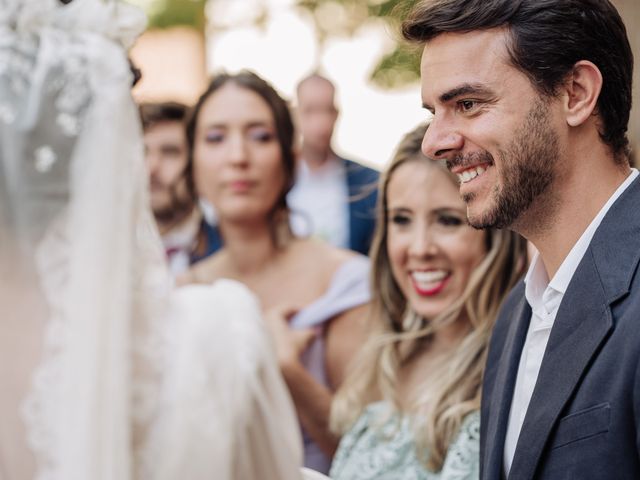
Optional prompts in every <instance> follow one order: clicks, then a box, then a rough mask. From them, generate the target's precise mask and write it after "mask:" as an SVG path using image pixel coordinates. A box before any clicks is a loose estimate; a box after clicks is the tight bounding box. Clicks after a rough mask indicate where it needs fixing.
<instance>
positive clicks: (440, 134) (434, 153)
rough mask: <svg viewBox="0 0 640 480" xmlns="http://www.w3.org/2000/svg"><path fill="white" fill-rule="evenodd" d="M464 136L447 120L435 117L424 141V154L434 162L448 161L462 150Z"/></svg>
mask: <svg viewBox="0 0 640 480" xmlns="http://www.w3.org/2000/svg"><path fill="white" fill-rule="evenodd" d="M463 145H464V138H463V136H462V135H461V134H460V133H459V132H458V131H457V130H456V129H454V128H453V125H452V124H451V123H450V122H449V121H448V120H447V119H445V118H438V117H436V116H434V117H433V119H432V120H431V123H430V124H429V127H428V128H427V131H426V132H425V134H424V138H423V139H422V153H424V154H425V155H426V156H427V157H429V158H431V159H433V160H448V159H449V158H451V157H452V156H453V155H456V154H457V153H458V152H460V151H461V150H462V147H463Z"/></svg>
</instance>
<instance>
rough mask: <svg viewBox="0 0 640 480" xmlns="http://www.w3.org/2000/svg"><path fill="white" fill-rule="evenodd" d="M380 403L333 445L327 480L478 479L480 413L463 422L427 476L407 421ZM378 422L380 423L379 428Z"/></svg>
mask: <svg viewBox="0 0 640 480" xmlns="http://www.w3.org/2000/svg"><path fill="white" fill-rule="evenodd" d="M390 408H391V406H390V405H389V404H388V403H386V402H376V403H372V404H370V405H368V406H367V407H366V409H365V410H364V412H363V413H362V415H361V416H360V417H359V418H358V420H357V421H356V423H355V424H354V426H353V428H352V429H351V430H349V431H348V432H347V433H346V434H345V435H344V437H342V440H341V441H340V445H339V446H338V450H337V452H336V455H335V457H334V459H333V464H332V465H331V472H330V473H329V476H330V477H331V478H332V479H333V480H477V479H478V478H479V476H480V474H479V471H480V453H479V451H480V412H478V411H475V412H472V413H470V414H469V415H467V416H466V417H465V419H464V420H463V422H462V425H461V427H460V432H459V433H458V435H457V436H456V438H455V439H454V441H453V443H452V444H451V445H450V447H449V450H448V451H447V455H446V457H445V461H444V464H443V466H442V469H441V470H440V471H439V472H436V473H434V472H430V471H429V470H427V469H426V468H425V467H424V466H423V464H422V463H421V462H420V461H419V460H418V457H417V455H416V451H415V443H414V440H413V433H412V428H411V425H410V423H411V417H410V416H402V417H398V414H397V413H395V414H389V409H390ZM381 419H386V421H384V423H382V424H381V423H380V421H381Z"/></svg>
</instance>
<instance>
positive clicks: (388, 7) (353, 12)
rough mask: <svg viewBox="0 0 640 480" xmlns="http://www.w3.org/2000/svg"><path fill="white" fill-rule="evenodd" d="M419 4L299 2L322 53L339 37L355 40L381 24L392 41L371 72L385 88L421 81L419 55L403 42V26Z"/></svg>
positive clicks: (401, 0) (397, 0)
mask: <svg viewBox="0 0 640 480" xmlns="http://www.w3.org/2000/svg"><path fill="white" fill-rule="evenodd" d="M417 1H418V0H296V2H295V3H296V7H297V8H298V9H299V10H300V11H302V12H303V13H304V14H306V15H307V16H309V17H310V18H311V21H312V23H313V25H314V28H315V31H316V37H317V41H318V44H319V46H320V49H322V48H323V46H324V44H325V43H326V40H327V39H328V38H330V37H336V36H353V35H354V34H355V33H357V32H358V30H359V29H360V28H362V27H363V26H365V25H369V24H370V23H372V22H373V23H382V24H383V26H384V28H385V30H386V31H387V32H388V33H389V36H390V38H391V39H392V40H393V41H392V42H391V43H392V46H391V48H390V49H389V51H388V52H386V53H385V54H383V56H382V58H380V60H379V61H378V64H377V65H376V66H375V68H374V69H373V70H372V72H371V77H370V78H371V81H372V82H373V83H374V84H375V85H377V86H379V87H382V88H396V87H404V86H406V85H408V84H411V83H415V82H417V81H418V80H419V79H420V52H419V49H417V48H416V47H415V46H413V45H408V44H407V43H406V42H404V41H403V40H402V39H401V38H400V33H399V31H400V22H401V19H402V18H404V16H405V15H406V13H407V12H408V11H409V10H410V9H411V8H412V7H413V5H414V4H416V3H417Z"/></svg>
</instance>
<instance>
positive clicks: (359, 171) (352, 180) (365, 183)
mask: <svg viewBox="0 0 640 480" xmlns="http://www.w3.org/2000/svg"><path fill="white" fill-rule="evenodd" d="M342 161H343V162H344V164H345V169H346V172H347V186H348V188H349V248H350V249H351V250H355V251H356V252H360V253H362V254H363V255H367V254H368V253H369V247H370V246H371V240H372V238H373V232H374V231H375V228H376V201H377V199H378V179H379V178H380V173H379V172H378V171H376V170H374V169H372V168H368V167H365V166H364V165H361V164H360V163H356V162H353V161H351V160H346V159H344V158H343V159H342Z"/></svg>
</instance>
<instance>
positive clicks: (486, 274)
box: [331, 126, 526, 480]
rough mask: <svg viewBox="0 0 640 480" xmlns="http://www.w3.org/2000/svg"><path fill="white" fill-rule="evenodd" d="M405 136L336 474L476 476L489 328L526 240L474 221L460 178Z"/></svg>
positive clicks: (368, 479) (342, 412)
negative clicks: (475, 226) (470, 221)
mask: <svg viewBox="0 0 640 480" xmlns="http://www.w3.org/2000/svg"><path fill="white" fill-rule="evenodd" d="M426 128H427V126H422V127H419V128H418V129H416V130H414V131H413V132H411V133H410V134H409V135H407V136H406V137H405V138H404V139H403V141H402V142H401V143H400V146H399V148H398V151H397V153H396V155H395V157H394V159H393V160H392V162H391V164H390V166H389V167H388V169H387V171H386V172H385V173H384V175H383V177H382V179H381V186H380V190H379V192H380V201H379V204H378V224H377V232H376V236H375V237H374V243H373V247H372V252H371V258H372V261H373V272H372V289H373V299H374V300H373V315H372V316H371V325H370V328H369V330H370V331H371V334H370V337H369V339H368V341H367V343H366V344H365V346H364V347H363V349H362V351H361V354H360V356H359V358H358V361H357V362H356V364H355V365H354V368H353V370H352V371H351V372H350V374H349V375H348V376H347V379H346V380H345V382H344V383H343V385H342V386H341V388H340V389H339V390H338V392H337V394H336V396H335V398H334V402H333V406H332V414H331V426H332V428H333V430H334V431H335V432H336V433H337V434H340V435H343V438H342V440H341V443H340V446H339V448H338V451H337V453H336V456H335V458H334V463H333V465H332V469H331V478H334V479H338V480H346V479H348V480H373V479H382V478H405V479H408V478H411V479H414V478H415V479H453V478H455V479H474V478H478V472H479V454H478V451H479V407H480V385H481V380H482V373H483V368H484V361H485V356H486V351H487V346H488V342H489V336H490V333H491V328H492V326H493V323H494V321H495V319H496V315H497V312H498V308H499V306H500V304H501V302H502V300H503V298H504V296H505V294H506V293H507V292H508V291H509V289H510V288H511V287H512V286H513V285H514V284H515V282H516V281H517V280H518V279H519V278H520V275H521V273H522V271H523V268H524V265H525V258H526V257H525V253H526V245H525V242H524V240H523V239H522V238H520V237H519V236H518V235H516V234H514V233H511V232H509V231H506V230H490V231H479V230H474V229H473V228H472V227H471V226H469V224H468V223H467V218H466V208H465V204H464V202H463V201H462V199H460V197H459V194H458V185H457V179H456V178H455V177H454V175H452V174H451V173H450V172H449V171H448V170H447V169H446V167H445V166H444V165H443V164H442V163H436V162H433V161H430V160H429V159H427V158H426V157H425V156H424V155H423V154H422V153H421V152H420V146H421V141H422V138H423V136H424V134H425V132H426Z"/></svg>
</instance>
